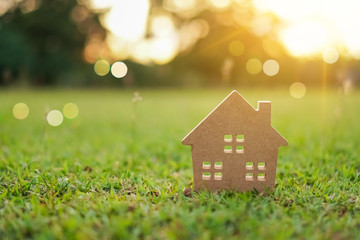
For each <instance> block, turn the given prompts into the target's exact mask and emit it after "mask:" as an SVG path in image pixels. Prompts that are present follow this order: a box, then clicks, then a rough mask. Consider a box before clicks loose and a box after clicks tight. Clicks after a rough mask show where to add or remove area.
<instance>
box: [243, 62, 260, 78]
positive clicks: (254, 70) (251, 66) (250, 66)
mask: <svg viewBox="0 0 360 240" xmlns="http://www.w3.org/2000/svg"><path fill="white" fill-rule="evenodd" d="M261 69H262V64H261V62H260V60H259V59H257V58H251V59H249V61H247V63H246V70H247V71H248V73H250V74H253V75H255V74H258V73H259V72H260V71H261Z"/></svg>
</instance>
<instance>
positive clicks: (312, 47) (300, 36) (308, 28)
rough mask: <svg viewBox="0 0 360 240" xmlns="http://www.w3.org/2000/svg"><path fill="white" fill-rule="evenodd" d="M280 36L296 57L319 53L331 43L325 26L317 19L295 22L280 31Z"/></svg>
mask: <svg viewBox="0 0 360 240" xmlns="http://www.w3.org/2000/svg"><path fill="white" fill-rule="evenodd" d="M280 38H281V40H282V41H283V43H284V44H285V47H286V48H287V49H288V50H289V52H290V53H291V54H292V55H294V56H296V57H299V56H308V55H313V54H317V53H319V52H321V50H322V49H323V47H324V46H327V45H329V44H330V42H329V39H330V38H329V35H328V34H327V32H326V31H325V27H324V26H323V24H322V23H319V22H317V21H303V22H297V23H294V24H292V25H290V26H289V27H288V28H286V29H284V30H283V31H282V32H281V33H280Z"/></svg>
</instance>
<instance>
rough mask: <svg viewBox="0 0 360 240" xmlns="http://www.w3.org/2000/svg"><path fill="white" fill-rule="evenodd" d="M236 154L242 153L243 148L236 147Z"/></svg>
mask: <svg viewBox="0 0 360 240" xmlns="http://www.w3.org/2000/svg"><path fill="white" fill-rule="evenodd" d="M236 153H244V146H236Z"/></svg>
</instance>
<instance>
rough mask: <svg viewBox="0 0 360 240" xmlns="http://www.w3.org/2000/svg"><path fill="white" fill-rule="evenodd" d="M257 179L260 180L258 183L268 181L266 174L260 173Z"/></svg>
mask: <svg viewBox="0 0 360 240" xmlns="http://www.w3.org/2000/svg"><path fill="white" fill-rule="evenodd" d="M257 179H258V181H266V179H265V173H258V177H257Z"/></svg>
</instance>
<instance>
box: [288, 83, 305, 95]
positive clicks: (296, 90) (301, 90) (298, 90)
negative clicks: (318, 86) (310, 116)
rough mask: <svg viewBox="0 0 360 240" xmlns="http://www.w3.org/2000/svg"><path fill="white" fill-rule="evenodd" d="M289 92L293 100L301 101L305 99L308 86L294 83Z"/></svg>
mask: <svg viewBox="0 0 360 240" xmlns="http://www.w3.org/2000/svg"><path fill="white" fill-rule="evenodd" d="M289 91H290V95H291V96H292V97H293V98H296V99H300V98H303V97H304V96H305V94H306V86H305V84H303V83H301V82H294V83H293V84H291V86H290V88H289Z"/></svg>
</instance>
